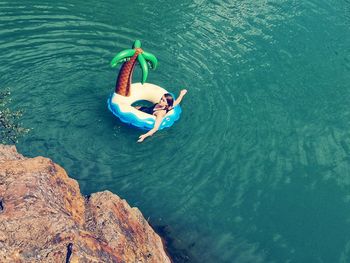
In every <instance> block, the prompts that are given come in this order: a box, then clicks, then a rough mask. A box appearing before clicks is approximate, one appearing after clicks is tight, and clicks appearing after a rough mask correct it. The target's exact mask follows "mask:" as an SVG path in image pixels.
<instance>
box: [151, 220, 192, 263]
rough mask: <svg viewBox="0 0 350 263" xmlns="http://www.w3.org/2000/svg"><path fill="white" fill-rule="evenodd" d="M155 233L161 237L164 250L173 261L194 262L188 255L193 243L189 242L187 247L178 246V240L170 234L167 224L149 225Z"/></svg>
mask: <svg viewBox="0 0 350 263" xmlns="http://www.w3.org/2000/svg"><path fill="white" fill-rule="evenodd" d="M151 226H152V228H153V229H154V230H155V231H156V233H157V234H158V235H159V236H160V237H161V238H162V241H163V244H164V247H165V251H166V253H167V254H168V256H169V257H170V258H171V261H172V262H174V263H188V262H195V260H194V259H193V258H192V257H191V256H190V253H189V250H190V249H191V247H193V246H194V245H195V244H191V245H190V247H189V248H188V249H184V248H179V245H178V244H177V243H178V241H177V240H176V239H175V238H174V237H173V236H172V234H171V228H170V226H168V225H157V226H154V225H151Z"/></svg>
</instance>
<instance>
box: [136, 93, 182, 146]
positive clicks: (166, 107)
mask: <svg viewBox="0 0 350 263" xmlns="http://www.w3.org/2000/svg"><path fill="white" fill-rule="evenodd" d="M186 93H187V90H186V89H183V90H181V91H180V95H179V97H178V98H177V99H176V100H175V101H174V98H173V96H172V95H171V94H169V93H167V94H164V95H163V96H162V98H161V99H160V101H159V102H158V103H157V104H155V105H153V106H152V107H136V108H137V109H138V110H140V111H143V112H146V113H148V114H152V115H154V116H155V117H156V121H155V123H154V126H153V128H152V129H151V130H149V131H148V132H147V133H145V134H142V135H140V137H139V140H138V141H137V142H143V140H144V139H146V138H147V137H149V136H152V135H153V134H154V133H155V132H156V131H158V128H159V126H160V124H161V123H162V121H163V118H164V117H165V115H166V114H167V113H168V111H170V110H171V109H172V108H174V107H175V106H176V105H178V104H179V103H180V102H181V100H182V98H183V97H184V96H185V94H186Z"/></svg>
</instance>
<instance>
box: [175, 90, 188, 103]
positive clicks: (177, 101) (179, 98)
mask: <svg viewBox="0 0 350 263" xmlns="http://www.w3.org/2000/svg"><path fill="white" fill-rule="evenodd" d="M186 93H187V89H183V90H181V91H180V94H179V97H178V98H177V99H176V100H175V101H174V103H173V107H175V106H176V105H178V104H180V102H181V101H182V98H183V97H184V96H185V95H186Z"/></svg>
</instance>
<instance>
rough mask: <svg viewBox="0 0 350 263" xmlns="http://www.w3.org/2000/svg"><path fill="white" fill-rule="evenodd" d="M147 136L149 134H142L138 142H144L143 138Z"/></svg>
mask: <svg viewBox="0 0 350 263" xmlns="http://www.w3.org/2000/svg"><path fill="white" fill-rule="evenodd" d="M147 137H148V136H147V134H142V135H140V137H139V139H138V141H137V142H143V140H144V139H146V138H147Z"/></svg>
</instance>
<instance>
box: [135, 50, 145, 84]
mask: <svg viewBox="0 0 350 263" xmlns="http://www.w3.org/2000/svg"><path fill="white" fill-rule="evenodd" d="M137 60H138V61H139V63H140V66H141V69H142V84H144V83H145V82H146V79H147V77H148V65H147V62H146V60H145V58H144V57H143V54H140V55H138V56H137Z"/></svg>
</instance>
